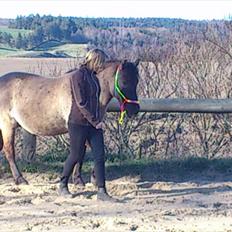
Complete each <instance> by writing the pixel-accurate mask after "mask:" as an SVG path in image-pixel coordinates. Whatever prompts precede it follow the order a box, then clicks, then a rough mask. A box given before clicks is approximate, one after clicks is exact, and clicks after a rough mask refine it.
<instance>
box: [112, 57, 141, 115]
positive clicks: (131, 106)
mask: <svg viewBox="0 0 232 232" xmlns="http://www.w3.org/2000/svg"><path fill="white" fill-rule="evenodd" d="M137 65H138V61H137V62H135V63H132V62H127V61H126V60H125V61H123V62H122V63H120V64H119V66H118V67H117V70H116V73H115V80H114V96H115V97H116V98H117V99H118V100H119V102H120V109H121V112H123V111H125V112H126V113H127V115H128V117H131V116H133V115H136V114H137V113H138V112H139V102H138V96H137V92H136V89H137V85H138V76H139V74H138V69H137Z"/></svg>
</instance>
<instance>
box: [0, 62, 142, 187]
mask: <svg viewBox="0 0 232 232" xmlns="http://www.w3.org/2000/svg"><path fill="white" fill-rule="evenodd" d="M75 72H77V70H74V71H72V72H69V73H67V74H65V75H63V76H61V77H60V78H46V77H41V76H38V75H34V74H29V73H18V72H14V73H8V74H6V75H4V76H2V77H1V78H0V112H1V113H0V150H1V149H2V148H3V150H4V153H5V155H6V158H7V160H8V162H9V165H10V169H11V172H12V174H13V177H14V180H15V183H16V184H20V183H27V181H26V180H25V179H24V178H23V176H22V174H21V173H20V171H19V169H18V167H17V165H16V162H15V151H14V135H15V129H16V128H17V127H19V126H21V127H23V128H24V129H25V130H27V131H28V132H30V133H31V134H34V135H44V136H45V135H59V134H63V133H66V132H67V131H68V127H67V125H68V120H69V115H70V112H71V106H72V102H73V101H74V99H73V94H72V89H73V88H72V86H71V81H70V80H71V78H72V77H73V75H75ZM116 73H119V74H120V78H119V80H118V86H119V88H120V89H121V91H122V92H123V93H124V95H126V96H127V98H129V99H133V100H135V101H136V100H137V94H136V88H137V84H138V70H137V67H136V65H135V64H133V63H130V62H127V61H124V62H122V63H121V62H119V61H114V62H108V64H106V66H105V68H104V69H103V71H101V72H100V73H99V75H98V79H99V82H100V86H101V94H100V104H101V115H102V117H103V115H104V113H105V111H106V107H107V104H108V103H109V101H110V100H111V98H112V97H114V96H115V97H116V98H117V99H118V100H119V102H120V103H121V104H123V106H124V109H125V111H126V112H127V115H128V116H129V117H130V116H132V115H134V114H137V113H138V111H139V105H138V104H130V102H125V101H124V99H122V97H120V95H119V94H117V93H116V92H115V85H114V82H115V75H116Z"/></svg>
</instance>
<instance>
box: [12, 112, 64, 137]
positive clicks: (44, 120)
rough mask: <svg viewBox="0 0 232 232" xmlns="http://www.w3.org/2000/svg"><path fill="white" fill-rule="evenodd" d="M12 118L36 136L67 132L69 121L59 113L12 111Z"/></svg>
mask: <svg viewBox="0 0 232 232" xmlns="http://www.w3.org/2000/svg"><path fill="white" fill-rule="evenodd" d="M11 114H12V116H13V117H14V118H15V120H16V121H17V122H18V123H19V125H20V126H21V127H23V128H24V129H25V130H27V131H29V132H30V133H31V134H35V135H59V134H64V133H66V132H67V119H66V118H64V117H63V115H61V114H59V112H52V113H51V112H49V113H44V114H43V113H42V112H35V113H33V114H31V115H28V113H27V112H24V111H19V110H12V112H11Z"/></svg>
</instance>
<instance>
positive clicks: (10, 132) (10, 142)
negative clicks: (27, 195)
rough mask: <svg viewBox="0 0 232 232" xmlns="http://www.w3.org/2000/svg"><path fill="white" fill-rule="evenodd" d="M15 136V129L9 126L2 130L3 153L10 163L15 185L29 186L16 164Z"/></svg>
mask: <svg viewBox="0 0 232 232" xmlns="http://www.w3.org/2000/svg"><path fill="white" fill-rule="evenodd" d="M14 136H15V129H14V128H12V127H10V126H8V127H5V128H4V129H2V138H3V151H4V153H5V156H6V159H7V160H8V162H9V165H10V169H11V172H12V175H13V178H14V180H15V183H16V184H28V182H27V181H26V180H25V179H24V178H23V176H22V174H21V172H20V171H19V169H18V167H17V165H16V162H15V150H14Z"/></svg>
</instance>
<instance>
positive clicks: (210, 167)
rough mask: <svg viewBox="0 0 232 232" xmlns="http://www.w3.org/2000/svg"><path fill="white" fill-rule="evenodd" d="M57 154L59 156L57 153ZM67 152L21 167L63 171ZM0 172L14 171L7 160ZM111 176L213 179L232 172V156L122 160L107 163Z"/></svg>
mask: <svg viewBox="0 0 232 232" xmlns="http://www.w3.org/2000/svg"><path fill="white" fill-rule="evenodd" d="M54 154H55V155H54ZM66 157H67V152H65V153H64V152H60V153H52V152H51V153H47V154H44V155H43V156H40V157H37V160H36V161H35V162H33V163H29V164H26V163H23V162H19V167H20V169H21V170H22V171H23V172H29V173H49V174H57V173H61V172H62V169H63V164H64V161H65V159H66ZM2 163H3V165H0V166H2V168H1V170H0V172H2V173H3V172H4V173H6V172H10V170H9V166H8V164H7V162H6V161H2ZM92 165H93V162H91V161H88V162H84V165H83V175H84V176H86V175H89V173H90V171H91V169H92ZM106 173H107V179H108V180H112V179H117V178H120V177H123V176H140V179H141V180H143V181H184V180H186V179H187V180H192V179H194V178H195V177H196V178H197V179H198V180H199V179H201V178H202V179H204V178H210V179H212V180H214V178H215V176H219V175H221V174H222V175H225V176H227V175H229V176H231V175H232V159H212V160H209V159H206V158H187V159H183V160H179V159H178V160H177V159H173V160H151V159H142V160H125V161H123V163H122V164H119V162H114V163H112V162H108V161H107V162H106Z"/></svg>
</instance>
